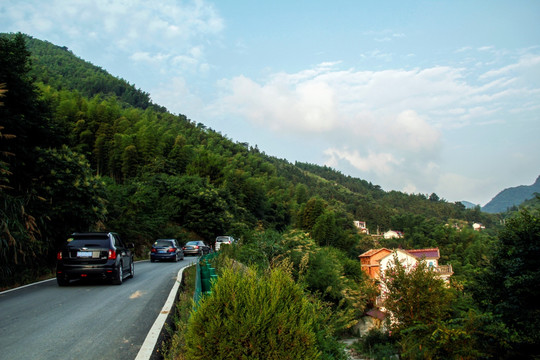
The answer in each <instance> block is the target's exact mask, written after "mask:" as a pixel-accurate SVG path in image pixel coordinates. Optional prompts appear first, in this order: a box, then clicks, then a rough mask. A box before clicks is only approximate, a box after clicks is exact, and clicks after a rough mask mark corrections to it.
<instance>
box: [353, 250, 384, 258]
mask: <svg viewBox="0 0 540 360" xmlns="http://www.w3.org/2000/svg"><path fill="white" fill-rule="evenodd" d="M383 250H386V251H389V252H391V250H389V249H387V248H380V249H369V250H368V251H366V252H365V253H363V254H361V255H358V257H370V256H373V255H375V254H377V253H378V252H380V251H383Z"/></svg>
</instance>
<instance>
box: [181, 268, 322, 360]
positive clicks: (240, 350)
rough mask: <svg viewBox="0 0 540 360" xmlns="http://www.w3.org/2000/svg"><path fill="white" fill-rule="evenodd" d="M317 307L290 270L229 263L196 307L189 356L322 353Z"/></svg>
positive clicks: (279, 356)
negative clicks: (232, 266) (262, 271)
mask: <svg viewBox="0 0 540 360" xmlns="http://www.w3.org/2000/svg"><path fill="white" fill-rule="evenodd" d="M317 318H318V315H317V313H316V307H315V306H314V305H313V304H312V303H311V302H309V300H308V299H307V298H306V297H305V296H304V293H303V292H302V289H301V288H300V287H299V286H298V285H296V284H295V283H294V282H293V280H292V279H291V277H290V275H289V274H288V273H287V272H286V271H284V270H282V269H273V270H268V271H267V272H265V274H264V275H263V277H262V278H261V277H259V276H258V275H257V272H256V271H255V270H254V269H252V268H246V269H244V270H241V269H237V270H235V269H225V270H224V271H223V273H222V274H221V275H220V277H219V278H218V280H217V281H216V283H215V284H214V286H213V288H212V294H211V295H210V296H208V297H205V298H204V299H202V301H201V302H200V303H199V307H198V308H197V311H196V312H193V313H192V315H191V318H190V320H189V323H188V329H187V332H186V353H185V356H186V359H318V358H320V356H321V352H320V351H319V349H318V347H317V337H316V333H315V328H316V327H315V325H316V324H315V321H316V319H317Z"/></svg>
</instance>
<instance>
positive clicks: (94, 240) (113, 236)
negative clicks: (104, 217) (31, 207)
mask: <svg viewBox="0 0 540 360" xmlns="http://www.w3.org/2000/svg"><path fill="white" fill-rule="evenodd" d="M131 249H133V245H131V246H130V247H128V246H126V244H125V243H124V242H123V241H122V240H121V239H120V236H119V235H118V234H117V233H113V232H95V233H73V234H71V237H70V238H69V239H68V240H67V241H66V242H65V243H64V244H63V246H62V247H61V249H60V250H59V251H58V253H57V255H56V259H57V261H56V281H57V282H58V285H59V286H66V285H69V282H70V280H72V279H87V278H97V279H107V280H110V281H111V282H112V283H113V284H116V285H120V284H122V282H123V281H124V278H125V277H130V278H132V277H133V275H134V274H135V265H134V263H133V252H132V250H131Z"/></svg>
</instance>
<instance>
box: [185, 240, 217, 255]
mask: <svg viewBox="0 0 540 360" xmlns="http://www.w3.org/2000/svg"><path fill="white" fill-rule="evenodd" d="M183 250H184V255H197V256H202V255H204V254H208V253H209V252H210V246H208V245H206V244H205V243H204V241H201V240H195V241H189V242H187V243H186V245H184V249H183Z"/></svg>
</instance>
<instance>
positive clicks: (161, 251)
mask: <svg viewBox="0 0 540 360" xmlns="http://www.w3.org/2000/svg"><path fill="white" fill-rule="evenodd" d="M158 253H160V254H165V253H167V252H166V251H165V250H158Z"/></svg>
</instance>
